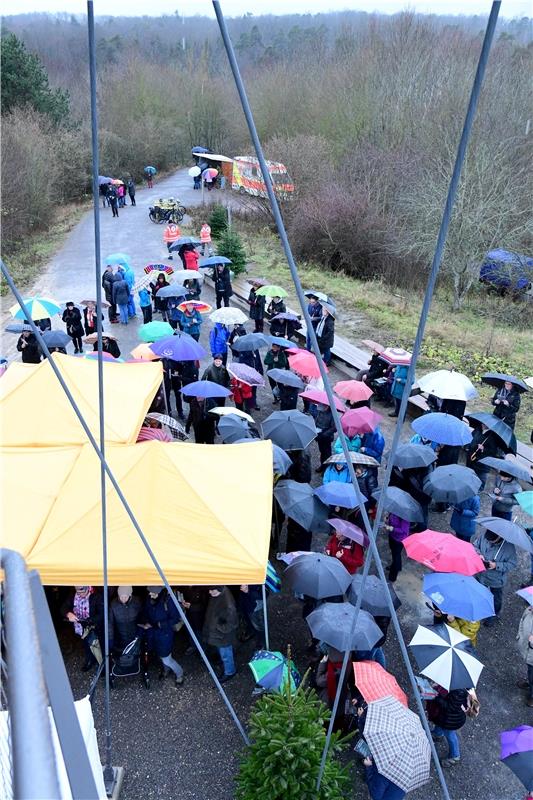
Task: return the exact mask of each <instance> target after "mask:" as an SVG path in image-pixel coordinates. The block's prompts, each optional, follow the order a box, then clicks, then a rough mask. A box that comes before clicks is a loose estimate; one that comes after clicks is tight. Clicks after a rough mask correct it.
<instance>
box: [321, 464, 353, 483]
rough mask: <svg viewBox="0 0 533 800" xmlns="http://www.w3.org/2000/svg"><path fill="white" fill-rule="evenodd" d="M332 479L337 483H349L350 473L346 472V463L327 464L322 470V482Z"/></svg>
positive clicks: (328, 481)
mask: <svg viewBox="0 0 533 800" xmlns="http://www.w3.org/2000/svg"><path fill="white" fill-rule="evenodd" d="M333 481H337V483H350V481H351V478H350V473H349V472H348V467H347V466H346V464H343V463H340V464H328V466H327V467H326V471H325V472H324V477H323V479H322V483H332V482H333Z"/></svg>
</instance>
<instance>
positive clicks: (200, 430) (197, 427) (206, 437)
mask: <svg viewBox="0 0 533 800" xmlns="http://www.w3.org/2000/svg"><path fill="white" fill-rule="evenodd" d="M216 404H217V401H216V400H214V399H213V398H210V397H207V398H206V397H191V398H190V400H189V416H188V418H187V423H186V425H185V430H186V432H187V433H189V431H190V430H191V426H192V428H193V430H194V441H195V442H196V444H214V443H215V429H216V423H217V421H216V417H215V416H214V415H213V414H210V413H209V411H210V410H211V409H212V408H215V407H216Z"/></svg>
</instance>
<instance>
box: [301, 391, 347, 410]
mask: <svg viewBox="0 0 533 800" xmlns="http://www.w3.org/2000/svg"><path fill="white" fill-rule="evenodd" d="M300 397H302V398H303V399H304V400H309V401H310V402H311V403H321V404H322V405H324V406H329V400H328V396H327V394H326V392H324V391H323V390H321V389H306V391H305V392H302V393H301V394H300ZM334 399H335V408H336V409H337V411H340V412H341V413H342V412H343V411H346V408H345V406H344V403H342V402H341V401H340V400H339V399H338V397H335V398H334Z"/></svg>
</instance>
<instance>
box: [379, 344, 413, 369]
mask: <svg viewBox="0 0 533 800" xmlns="http://www.w3.org/2000/svg"><path fill="white" fill-rule="evenodd" d="M380 357H381V358H382V359H383V360H384V361H387V362H388V363H389V364H394V365H398V364H410V363H411V357H412V353H409V352H408V351H407V350H404V349H403V347H386V348H385V350H383V352H382V353H380Z"/></svg>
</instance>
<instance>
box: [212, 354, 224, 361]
mask: <svg viewBox="0 0 533 800" xmlns="http://www.w3.org/2000/svg"><path fill="white" fill-rule="evenodd" d="M217 358H218V359H219V361H222V360H223V357H222V353H215V355H214V356H213V361H216V360H217Z"/></svg>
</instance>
